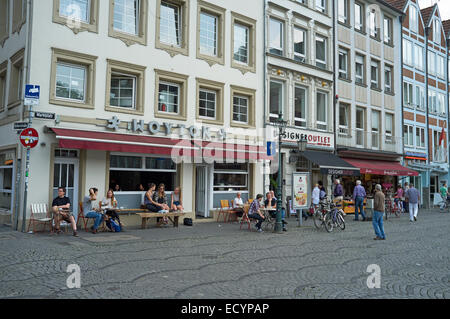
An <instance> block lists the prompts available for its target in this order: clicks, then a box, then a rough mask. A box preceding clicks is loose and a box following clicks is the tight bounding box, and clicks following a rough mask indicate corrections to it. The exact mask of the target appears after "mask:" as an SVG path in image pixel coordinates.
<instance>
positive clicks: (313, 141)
mask: <svg viewBox="0 0 450 319" xmlns="http://www.w3.org/2000/svg"><path fill="white" fill-rule="evenodd" d="M277 131H278V130H277ZM277 135H278V132H277V133H276V134H275V136H277ZM305 137H306V140H307V141H308V142H307V145H308V146H312V147H314V148H321V149H334V134H332V133H325V132H316V131H307V130H299V129H290V128H287V129H286V134H285V136H284V138H283V142H289V143H298V141H300V140H301V139H302V138H305Z"/></svg>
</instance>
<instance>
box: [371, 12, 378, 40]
mask: <svg viewBox="0 0 450 319" xmlns="http://www.w3.org/2000/svg"><path fill="white" fill-rule="evenodd" d="M377 19H378V17H377V14H376V12H375V11H370V12H369V32H370V36H371V37H373V38H376V39H377V38H378V25H377Z"/></svg>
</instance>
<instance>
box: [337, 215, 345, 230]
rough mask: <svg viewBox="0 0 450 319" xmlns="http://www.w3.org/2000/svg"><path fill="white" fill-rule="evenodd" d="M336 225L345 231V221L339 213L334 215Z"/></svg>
mask: <svg viewBox="0 0 450 319" xmlns="http://www.w3.org/2000/svg"><path fill="white" fill-rule="evenodd" d="M336 223H337V225H338V226H339V228H340V229H341V230H344V229H345V220H344V216H342V213H341V212H340V211H339V212H337V214H336Z"/></svg>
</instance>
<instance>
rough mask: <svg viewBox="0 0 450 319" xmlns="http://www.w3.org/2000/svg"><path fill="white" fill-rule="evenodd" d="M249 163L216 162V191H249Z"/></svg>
mask: <svg viewBox="0 0 450 319" xmlns="http://www.w3.org/2000/svg"><path fill="white" fill-rule="evenodd" d="M248 177H249V166H248V164H239V163H234V164H221V163H215V164H214V191H248V188H249V187H248Z"/></svg>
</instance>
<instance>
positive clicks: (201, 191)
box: [195, 166, 210, 218]
mask: <svg viewBox="0 0 450 319" xmlns="http://www.w3.org/2000/svg"><path fill="white" fill-rule="evenodd" d="M196 173H197V174H196V175H197V178H196V187H195V210H196V212H195V213H196V215H197V216H200V217H205V218H207V217H209V209H208V208H209V206H208V198H209V197H210V196H209V195H210V189H209V187H208V167H207V166H197V167H196Z"/></svg>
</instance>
